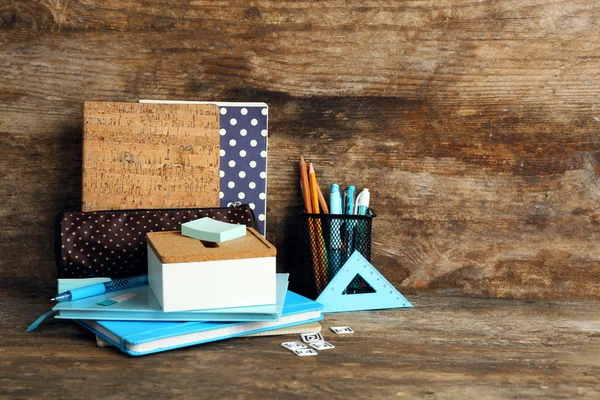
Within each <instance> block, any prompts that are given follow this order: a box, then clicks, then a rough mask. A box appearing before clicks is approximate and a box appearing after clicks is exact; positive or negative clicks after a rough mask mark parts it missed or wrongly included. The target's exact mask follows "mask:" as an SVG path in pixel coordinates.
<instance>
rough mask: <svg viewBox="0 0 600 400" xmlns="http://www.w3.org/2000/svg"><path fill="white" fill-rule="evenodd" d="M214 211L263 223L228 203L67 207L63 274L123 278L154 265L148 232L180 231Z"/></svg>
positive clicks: (59, 239) (61, 232)
mask: <svg viewBox="0 0 600 400" xmlns="http://www.w3.org/2000/svg"><path fill="white" fill-rule="evenodd" d="M203 217H210V218H214V219H216V220H219V221H223V222H231V223H237V224H242V225H246V226H248V227H251V228H254V229H256V228H257V221H256V218H255V216H254V213H253V212H252V209H251V208H250V207H249V206H248V205H246V204H242V205H239V206H237V205H236V206H232V207H227V208H195V209H192V208H190V209H162V210H119V211H116V210H115V211H92V212H81V211H65V212H63V213H61V214H60V215H59V216H58V218H57V233H56V244H55V246H56V263H57V267H58V278H59V279H60V278H92V277H110V278H123V277H128V276H133V275H140V274H145V273H147V271H148V260H147V249H146V233H148V232H156V231H176V230H180V229H181V224H182V223H185V222H188V221H192V220H194V219H198V218H203Z"/></svg>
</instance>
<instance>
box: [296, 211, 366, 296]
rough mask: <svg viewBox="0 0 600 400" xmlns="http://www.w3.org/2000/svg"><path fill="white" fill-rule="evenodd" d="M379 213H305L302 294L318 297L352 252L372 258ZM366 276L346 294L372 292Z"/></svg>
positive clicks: (353, 282)
mask: <svg viewBox="0 0 600 400" xmlns="http://www.w3.org/2000/svg"><path fill="white" fill-rule="evenodd" d="M374 217H375V214H374V213H373V211H372V210H370V209H369V210H368V212H367V215H338V214H302V216H301V218H302V223H303V242H304V246H303V248H304V249H303V250H304V251H303V263H302V271H301V275H302V279H301V282H300V285H301V287H300V288H298V290H299V291H300V294H302V295H303V296H306V297H308V298H310V299H316V298H317V297H318V296H319V294H320V293H321V292H322V291H323V289H325V287H326V286H327V284H328V283H329V282H330V281H331V279H333V277H334V276H335V274H336V273H337V272H338V271H339V270H340V268H341V267H342V265H344V263H345V262H346V261H347V260H348V258H349V257H350V255H351V254H352V253H353V252H354V251H355V250H358V251H359V252H360V253H361V254H362V255H363V256H364V257H365V258H366V259H367V260H369V261H370V260H371V230H372V222H373V218H374ZM373 291H374V290H373V289H372V288H371V287H370V286H369V285H368V284H367V283H366V282H365V281H364V280H362V278H360V277H357V278H355V279H354V280H353V281H352V282H351V283H350V285H349V286H348V288H347V289H346V291H345V292H344V293H348V294H350V293H371V292H373Z"/></svg>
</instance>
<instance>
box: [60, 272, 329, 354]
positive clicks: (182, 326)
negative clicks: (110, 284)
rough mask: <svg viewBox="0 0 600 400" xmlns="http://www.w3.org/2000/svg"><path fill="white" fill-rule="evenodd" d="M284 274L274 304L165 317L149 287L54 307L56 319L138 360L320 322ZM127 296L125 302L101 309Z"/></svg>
mask: <svg viewBox="0 0 600 400" xmlns="http://www.w3.org/2000/svg"><path fill="white" fill-rule="evenodd" d="M287 287H288V274H277V303H276V304H275V305H264V306H252V307H237V308H225V309H218V310H201V311H184V312H164V311H162V310H161V308H160V306H159V304H158V302H157V300H156V298H155V297H154V295H153V294H152V291H151V290H150V288H149V287H148V286H141V287H137V288H130V289H125V290H122V291H120V292H112V293H105V294H102V295H99V296H94V297H89V298H86V299H81V300H76V301H71V302H62V303H58V304H57V305H56V306H55V307H54V311H57V312H58V314H57V315H56V318H61V319H72V320H74V321H75V322H77V323H78V324H80V325H81V326H83V327H85V328H87V329H89V330H90V331H92V332H94V333H95V334H96V335H98V336H99V337H100V338H102V339H104V340H105V341H106V342H108V343H110V344H112V345H114V346H116V347H117V348H119V349H120V350H121V351H123V352H124V353H127V354H130V355H134V356H139V355H145V354H151V353H157V352H161V351H166V350H171V349H176V348H179V347H186V346H193V345H196V344H201V343H208V342H214V341H217V340H224V339H229V338H233V337H238V336H248V335H251V334H257V333H260V332H268V331H273V330H279V329H281V328H287V327H292V326H299V325H305V324H309V323H314V322H317V321H320V320H322V319H323V316H322V314H321V310H322V308H323V306H322V305H321V304H320V303H318V302H316V301H313V300H310V299H307V298H306V297H303V296H300V295H298V294H296V293H294V292H291V291H289V290H287ZM125 294H126V295H127V296H125V297H129V296H131V297H129V298H128V299H127V300H125V301H122V302H118V303H115V304H111V305H110V306H104V305H100V304H99V303H102V302H103V301H105V300H107V299H111V298H112V299H114V298H115V297H117V296H120V295H125Z"/></svg>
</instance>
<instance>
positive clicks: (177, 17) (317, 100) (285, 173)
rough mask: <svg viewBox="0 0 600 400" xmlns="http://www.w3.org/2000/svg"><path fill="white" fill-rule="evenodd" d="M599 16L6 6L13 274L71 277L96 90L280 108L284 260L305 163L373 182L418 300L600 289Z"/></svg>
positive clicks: (457, 2) (2, 77)
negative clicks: (68, 267)
mask: <svg viewBox="0 0 600 400" xmlns="http://www.w3.org/2000/svg"><path fill="white" fill-rule="evenodd" d="M599 22H600V7H599V5H598V3H597V2H590V1H588V0H563V1H560V2H548V1H541V0H502V1H501V0H483V1H478V2H473V1H467V0H435V1H434V0H423V1H397V2H390V1H383V0H381V1H380V0H373V1H366V2H365V1H358V0H357V1H339V0H333V1H330V2H325V3H312V2H303V1H298V2H283V1H252V2H248V3H247V4H246V2H234V1H219V2H213V1H203V0H198V1H189V2H188V1H182V2H164V1H157V0H148V1H144V2H128V1H122V0H120V1H119V0H106V1H102V2H99V1H93V0H92V1H88V0H85V1H60V0H48V1H27V0H25V1H4V2H2V3H0V154H1V155H2V157H0V196H1V197H0V198H1V200H0V226H1V227H2V229H1V230H0V254H1V255H2V257H1V260H0V265H1V267H0V279H4V280H8V281H10V280H12V281H14V282H15V284H20V282H25V281H26V280H28V279H29V280H34V281H38V282H49V281H50V282H51V281H52V280H53V279H54V277H55V272H54V270H55V266H54V264H53V247H52V243H53V217H54V215H55V214H57V213H58V212H59V211H60V210H62V209H65V208H69V207H78V206H79V204H80V202H81V195H80V193H81V131H82V104H83V101H84V100H107V101H137V100H138V99H140V98H155V99H181V100H223V101H265V102H267V103H268V104H269V106H270V138H269V145H270V147H269V171H268V231H269V233H268V238H269V239H271V240H272V241H273V242H274V243H275V244H276V245H277V247H278V248H279V249H280V257H279V261H280V263H281V265H280V267H281V268H284V267H285V265H284V264H286V265H288V266H289V265H291V261H290V260H293V258H294V257H293V256H294V254H295V253H296V251H297V248H298V242H297V240H296V239H297V232H298V226H297V225H296V223H297V218H295V217H296V216H297V214H298V213H299V211H300V209H301V206H300V204H301V203H300V201H299V199H300V197H299V190H298V171H297V160H298V156H299V154H301V153H302V154H304V155H305V157H306V158H307V159H310V160H312V161H313V162H315V164H316V168H317V173H318V174H319V178H320V182H321V183H322V184H323V186H325V184H326V183H329V182H332V181H337V182H340V183H345V184H348V183H351V184H355V185H356V186H357V187H363V186H368V187H369V188H370V189H371V192H372V206H373V208H374V209H375V210H376V212H377V214H378V217H377V218H376V220H375V223H374V234H373V261H374V264H375V265H376V266H377V267H379V268H380V270H381V271H382V272H383V273H384V274H385V275H386V276H388V277H389V278H390V279H391V280H392V282H393V283H394V284H396V285H397V286H398V287H399V288H400V289H401V290H402V291H403V292H405V293H406V292H414V291H420V290H423V291H425V290H442V289H443V290H456V291H457V292H458V293H466V294H471V295H482V296H500V297H522V298H570V297H585V298H593V299H598V298H600V286H599V285H598V284H597V282H598V279H599V278H600V262H599V260H600V251H599V250H600V246H599V243H600V213H599V212H598V208H599V205H600V201H599V199H598V194H599V192H600V180H599V175H600V152H599V150H598V148H599V145H600V138H599V136H598V130H599V129H598V128H599V127H600V76H599V73H600V68H599V67H600V57H599V55H600V35H598V23H599ZM23 287H27V286H26V285H25V284H24V286H23Z"/></svg>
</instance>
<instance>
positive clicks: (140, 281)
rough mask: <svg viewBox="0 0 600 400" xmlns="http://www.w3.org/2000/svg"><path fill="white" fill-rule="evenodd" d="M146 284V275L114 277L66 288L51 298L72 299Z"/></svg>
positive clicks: (58, 299)
mask: <svg viewBox="0 0 600 400" xmlns="http://www.w3.org/2000/svg"><path fill="white" fill-rule="evenodd" d="M146 284H148V275H138V276H131V277H129V278H122V279H114V280H112V281H109V282H104V283H96V284H93V285H90V286H85V287H82V288H77V289H73V290H68V291H66V292H63V293H61V294H59V295H58V296H56V297H54V298H53V299H51V300H53V301H54V300H56V301H73V300H79V299H84V298H86V297H92V296H97V295H99V294H102V293H109V292H115V291H117V290H122V289H129V288H132V287H135V286H142V285H146Z"/></svg>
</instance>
